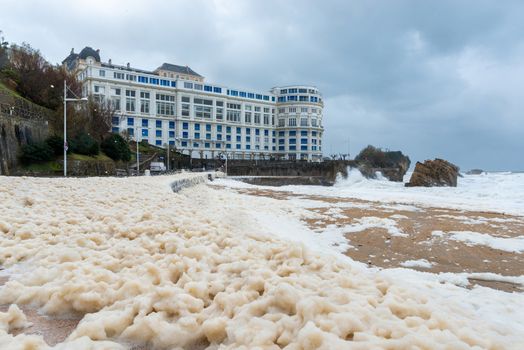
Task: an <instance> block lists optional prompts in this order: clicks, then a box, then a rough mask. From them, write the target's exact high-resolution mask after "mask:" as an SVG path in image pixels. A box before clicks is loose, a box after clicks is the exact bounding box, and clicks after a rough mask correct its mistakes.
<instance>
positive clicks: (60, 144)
mask: <svg viewBox="0 0 524 350" xmlns="http://www.w3.org/2000/svg"><path fill="white" fill-rule="evenodd" d="M45 143H47V145H48V146H49V147H50V148H51V150H52V151H53V154H54V155H55V156H59V155H61V154H63V153H64V139H63V138H62V136H58V135H53V136H49V137H48V138H47V139H46V140H45Z"/></svg>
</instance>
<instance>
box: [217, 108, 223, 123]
mask: <svg viewBox="0 0 524 350" xmlns="http://www.w3.org/2000/svg"><path fill="white" fill-rule="evenodd" d="M216 119H218V120H222V119H224V109H223V108H217V109H216Z"/></svg>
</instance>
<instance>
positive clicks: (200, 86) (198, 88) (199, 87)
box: [193, 83, 203, 90]
mask: <svg viewBox="0 0 524 350" xmlns="http://www.w3.org/2000/svg"><path fill="white" fill-rule="evenodd" d="M193 87H194V88H195V90H202V89H203V86H202V84H197V83H195V85H194V86H193Z"/></svg>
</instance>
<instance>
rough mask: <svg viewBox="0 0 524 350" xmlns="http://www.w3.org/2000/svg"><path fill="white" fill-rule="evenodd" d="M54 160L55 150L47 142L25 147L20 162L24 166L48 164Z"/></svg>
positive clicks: (22, 149)
mask: <svg viewBox="0 0 524 350" xmlns="http://www.w3.org/2000/svg"><path fill="white" fill-rule="evenodd" d="M52 159H53V150H52V149H51V147H49V146H48V145H47V143H45V142H41V143H33V144H28V145H23V146H22V148H21V155H20V160H21V161H22V163H23V164H26V165H27V164H32V163H39V162H46V161H49V160H52Z"/></svg>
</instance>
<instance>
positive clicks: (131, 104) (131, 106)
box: [126, 97, 135, 112]
mask: <svg viewBox="0 0 524 350" xmlns="http://www.w3.org/2000/svg"><path fill="white" fill-rule="evenodd" d="M126 111H127V112H134V111H135V99H134V98H129V97H128V98H126Z"/></svg>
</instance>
